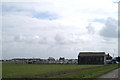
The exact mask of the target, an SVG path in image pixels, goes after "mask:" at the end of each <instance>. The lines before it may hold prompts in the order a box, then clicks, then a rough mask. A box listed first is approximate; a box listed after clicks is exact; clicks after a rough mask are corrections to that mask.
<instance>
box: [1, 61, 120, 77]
mask: <svg viewBox="0 0 120 80" xmlns="http://www.w3.org/2000/svg"><path fill="white" fill-rule="evenodd" d="M115 68H118V65H109V66H104V65H58V64H14V63H3V65H2V70H3V72H2V76H3V78H45V77H46V78H94V77H97V76H99V75H101V74H104V73H106V72H109V71H111V70H113V69H115Z"/></svg>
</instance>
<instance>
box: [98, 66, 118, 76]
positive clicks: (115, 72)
mask: <svg viewBox="0 0 120 80" xmlns="http://www.w3.org/2000/svg"><path fill="white" fill-rule="evenodd" d="M118 72H120V68H119V69H115V70H113V71H111V72H109V73H107V74H104V75H102V76H100V77H98V78H118V75H119V78H120V73H119V74H118Z"/></svg>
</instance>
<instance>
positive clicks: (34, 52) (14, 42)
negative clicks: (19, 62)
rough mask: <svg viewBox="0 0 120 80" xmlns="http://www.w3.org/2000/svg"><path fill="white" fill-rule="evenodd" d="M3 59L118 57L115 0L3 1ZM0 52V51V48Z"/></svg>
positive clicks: (116, 8) (116, 5)
mask: <svg viewBox="0 0 120 80" xmlns="http://www.w3.org/2000/svg"><path fill="white" fill-rule="evenodd" d="M1 16H2V38H0V40H1V41H2V58H3V59H12V58H46V59H47V58H48V57H54V58H55V59H58V58H59V57H65V58H74V59H75V58H77V57H78V54H79V52H81V51H104V52H105V53H106V54H107V53H109V54H110V55H111V56H113V54H114V56H118V25H117V24H118V22H117V21H118V3H117V2H116V0H39V1H38V2H36V1H31V2H30V1H26V2H22V1H21V2H17V1H13V2H7V1H6V2H2V15H1ZM0 50H1V49H0Z"/></svg>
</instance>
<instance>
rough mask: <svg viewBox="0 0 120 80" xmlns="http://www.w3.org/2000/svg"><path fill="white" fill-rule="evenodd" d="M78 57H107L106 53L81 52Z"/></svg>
mask: <svg viewBox="0 0 120 80" xmlns="http://www.w3.org/2000/svg"><path fill="white" fill-rule="evenodd" d="M78 56H105V52H80V53H79V55H78Z"/></svg>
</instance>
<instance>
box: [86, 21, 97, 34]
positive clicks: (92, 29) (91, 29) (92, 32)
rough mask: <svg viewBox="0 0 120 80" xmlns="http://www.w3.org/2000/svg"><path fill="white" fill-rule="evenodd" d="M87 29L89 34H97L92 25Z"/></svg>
mask: <svg viewBox="0 0 120 80" xmlns="http://www.w3.org/2000/svg"><path fill="white" fill-rule="evenodd" d="M86 28H87V30H88V33H89V34H94V33H95V30H94V28H93V26H92V24H91V23H90V24H88V26H87V27H86Z"/></svg>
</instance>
